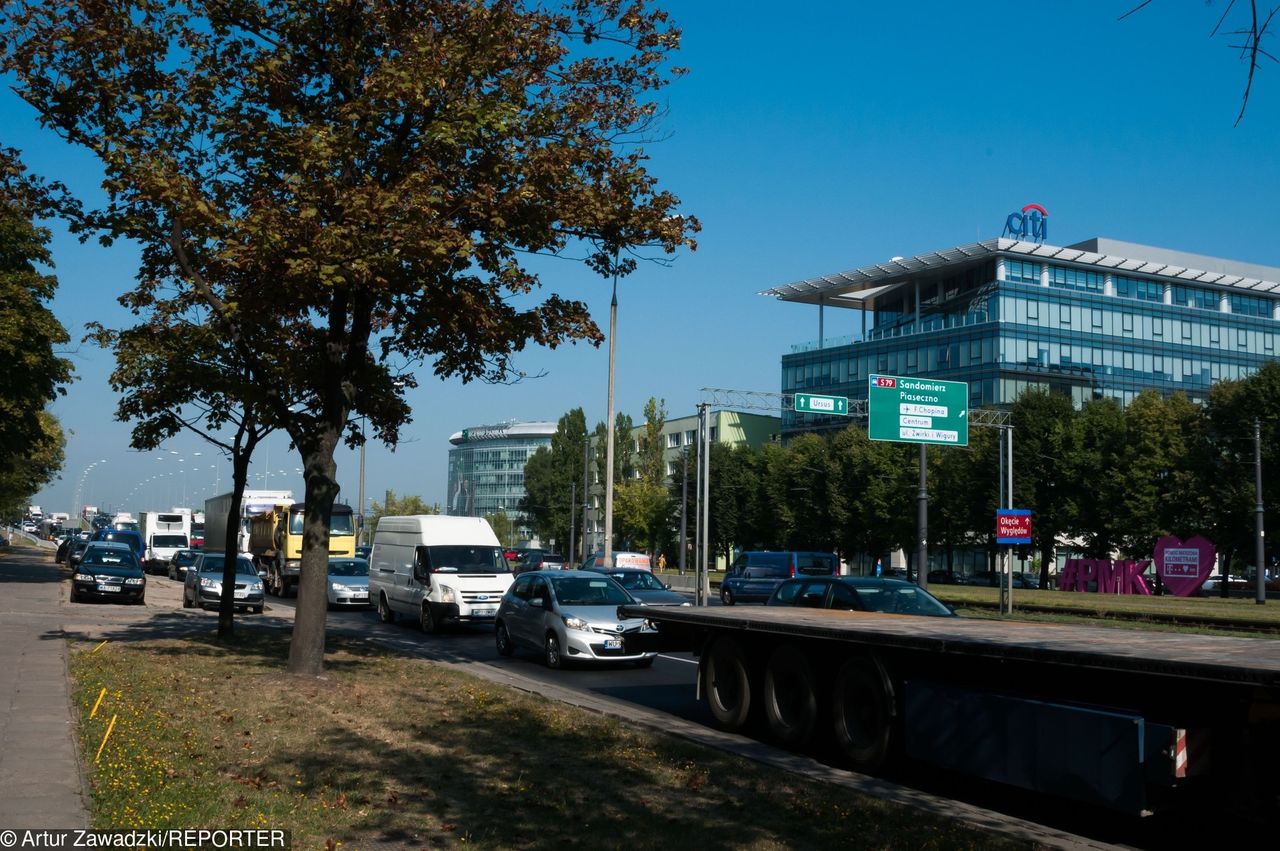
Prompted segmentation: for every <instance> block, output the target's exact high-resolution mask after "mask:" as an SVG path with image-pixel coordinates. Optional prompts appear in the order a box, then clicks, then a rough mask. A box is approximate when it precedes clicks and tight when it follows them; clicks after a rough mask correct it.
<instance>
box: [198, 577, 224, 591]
mask: <svg viewBox="0 0 1280 851" xmlns="http://www.w3.org/2000/svg"><path fill="white" fill-rule="evenodd" d="M200 587H201V588H208V589H209V590H210V591H219V592H221V591H222V583H221V582H219V581H218V580H217V579H203V578H202V579H201V580H200Z"/></svg>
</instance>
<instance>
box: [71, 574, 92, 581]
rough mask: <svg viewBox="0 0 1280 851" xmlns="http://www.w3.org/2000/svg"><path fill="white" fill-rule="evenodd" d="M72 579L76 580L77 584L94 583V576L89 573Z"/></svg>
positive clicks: (77, 575)
mask: <svg viewBox="0 0 1280 851" xmlns="http://www.w3.org/2000/svg"><path fill="white" fill-rule="evenodd" d="M71 578H72V579H74V580H75V581H76V582H92V581H93V576H92V575H91V574H88V573H77V574H76V575H75V576H73V577H71Z"/></svg>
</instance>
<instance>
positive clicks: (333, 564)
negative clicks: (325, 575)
mask: <svg viewBox="0 0 1280 851" xmlns="http://www.w3.org/2000/svg"><path fill="white" fill-rule="evenodd" d="M329 575H330V576H368V575H369V562H367V561H365V560H364V559H360V558H344V559H342V560H341V561H334V560H332V559H331V560H330V561H329Z"/></svg>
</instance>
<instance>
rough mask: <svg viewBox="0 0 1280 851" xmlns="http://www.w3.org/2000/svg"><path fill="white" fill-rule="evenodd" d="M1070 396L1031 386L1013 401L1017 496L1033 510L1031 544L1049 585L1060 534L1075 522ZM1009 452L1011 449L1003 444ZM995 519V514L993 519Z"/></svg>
mask: <svg viewBox="0 0 1280 851" xmlns="http://www.w3.org/2000/svg"><path fill="white" fill-rule="evenodd" d="M1074 415H1075V408H1074V406H1073V405H1072V404H1071V398H1070V397H1069V396H1066V395H1065V394H1062V393H1055V392H1054V391H1052V390H1050V389H1048V388H1047V387H1039V386H1034V387H1031V388H1028V389H1027V390H1026V391H1025V392H1023V393H1022V395H1020V396H1019V397H1018V398H1017V399H1016V400H1015V401H1014V403H1013V411H1012V416H1011V421H1012V423H1013V494H1014V496H1013V498H1014V501H1015V502H1016V503H1021V504H1020V505H1015V506H1014V507H1015V508H1029V509H1031V511H1032V517H1033V522H1032V524H1031V544H1032V546H1033V547H1034V548H1035V550H1036V551H1037V552H1039V553H1040V581H1041V585H1042V586H1044V587H1048V582H1049V565H1051V564H1054V563H1055V562H1054V559H1055V555H1054V554H1055V552H1056V549H1057V542H1058V538H1059V537H1060V536H1061V535H1062V534H1063V533H1064V532H1066V530H1067V529H1068V528H1069V527H1070V525H1071V513H1070V511H1071V503H1070V495H1071V487H1070V481H1071V474H1072V471H1071V469H1070V466H1069V462H1070V458H1069V453H1070V447H1071V437H1072V421H1073V418H1074ZM1005 451H1006V453H1007V451H1008V450H1005ZM992 522H993V523H994V522H995V521H994V518H993V519H992Z"/></svg>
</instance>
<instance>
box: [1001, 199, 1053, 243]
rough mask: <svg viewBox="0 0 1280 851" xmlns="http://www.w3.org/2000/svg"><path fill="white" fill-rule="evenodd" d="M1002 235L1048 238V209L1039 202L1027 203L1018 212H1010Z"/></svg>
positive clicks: (1033, 239)
mask: <svg viewBox="0 0 1280 851" xmlns="http://www.w3.org/2000/svg"><path fill="white" fill-rule="evenodd" d="M1002 236H1008V237H1012V238H1013V239H1018V240H1031V241H1032V242H1044V241H1045V240H1046V239H1048V238H1049V211H1048V210H1046V209H1045V208H1044V207H1041V206H1040V205H1039V204H1028V205H1027V206H1025V207H1023V208H1022V210H1021V211H1020V212H1017V213H1010V214H1009V218H1007V219H1005V221H1004V233H1003V234H1002Z"/></svg>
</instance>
